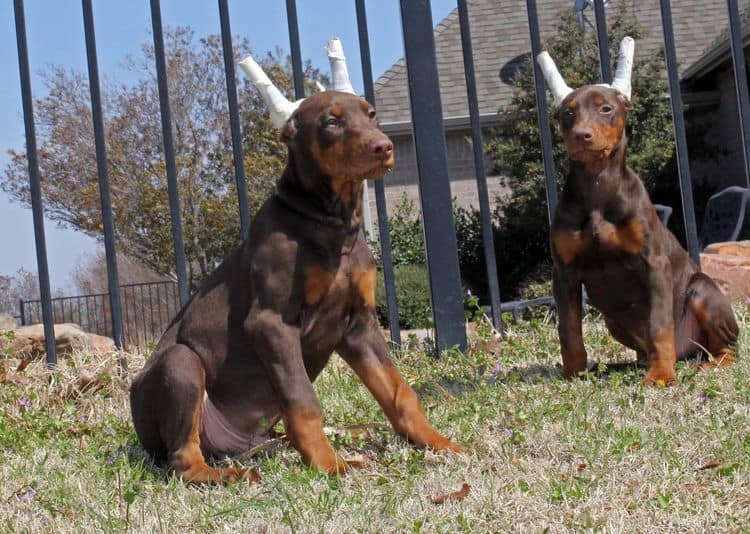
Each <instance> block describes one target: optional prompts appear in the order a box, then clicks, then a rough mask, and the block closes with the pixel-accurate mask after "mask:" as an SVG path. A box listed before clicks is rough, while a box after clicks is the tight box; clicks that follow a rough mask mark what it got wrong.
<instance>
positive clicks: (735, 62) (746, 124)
mask: <svg viewBox="0 0 750 534" xmlns="http://www.w3.org/2000/svg"><path fill="white" fill-rule="evenodd" d="M727 11H728V13H729V38H730V43H731V45H732V66H733V69H732V70H733V71H734V85H735V89H736V90H737V108H738V109H739V112H740V138H741V140H742V156H743V158H744V162H745V185H746V186H747V187H750V131H748V128H750V99H749V97H748V90H747V72H746V69H745V48H744V47H743V44H742V26H741V23H740V12H739V9H738V7H737V0H727Z"/></svg>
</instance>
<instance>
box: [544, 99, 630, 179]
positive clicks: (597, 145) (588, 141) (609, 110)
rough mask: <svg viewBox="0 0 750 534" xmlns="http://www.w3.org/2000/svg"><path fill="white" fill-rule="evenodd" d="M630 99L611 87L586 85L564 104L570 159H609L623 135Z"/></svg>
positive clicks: (588, 162)
mask: <svg viewBox="0 0 750 534" xmlns="http://www.w3.org/2000/svg"><path fill="white" fill-rule="evenodd" d="M631 109H633V106H632V104H631V103H630V101H629V100H628V99H627V98H625V97H624V96H623V95H622V94H621V93H620V92H619V91H617V90H615V89H611V88H609V87H601V86H596V85H586V86H584V87H581V88H579V89H576V90H575V91H573V92H572V93H570V94H569V95H568V96H567V97H565V100H563V101H562V102H561V103H560V107H559V109H558V110H557V119H558V121H560V127H561V129H562V135H563V139H564V140H565V148H566V150H567V151H568V155H569V156H570V159H571V160H573V161H580V162H581V163H583V164H584V165H596V164H597V163H598V162H602V161H604V160H606V159H607V158H609V155H610V154H611V153H612V151H613V150H614V149H615V148H617V146H618V145H619V144H620V141H621V140H622V137H623V131H624V129H625V119H626V118H627V116H628V111H630V110H631Z"/></svg>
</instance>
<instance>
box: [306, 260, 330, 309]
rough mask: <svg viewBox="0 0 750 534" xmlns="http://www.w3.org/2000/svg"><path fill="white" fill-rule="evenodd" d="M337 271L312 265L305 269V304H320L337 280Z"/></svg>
mask: <svg viewBox="0 0 750 534" xmlns="http://www.w3.org/2000/svg"><path fill="white" fill-rule="evenodd" d="M336 274H337V273H336V271H331V270H330V269H327V268H326V267H323V266H322V265H314V264H313V265H310V266H309V267H308V268H307V269H305V304H307V305H308V306H309V305H311V304H315V303H317V302H320V300H321V299H322V298H323V296H324V295H325V294H326V293H328V291H329V289H330V288H331V286H332V285H333V283H334V280H335V279H336Z"/></svg>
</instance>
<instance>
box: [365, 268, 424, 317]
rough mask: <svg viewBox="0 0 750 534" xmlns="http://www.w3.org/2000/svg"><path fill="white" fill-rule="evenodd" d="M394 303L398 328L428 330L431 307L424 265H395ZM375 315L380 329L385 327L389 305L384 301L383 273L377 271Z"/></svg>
mask: <svg viewBox="0 0 750 534" xmlns="http://www.w3.org/2000/svg"><path fill="white" fill-rule="evenodd" d="M393 271H394V276H395V278H396V302H397V304H398V323H399V326H400V327H401V328H404V329H413V328H429V327H431V326H432V311H431V307H430V281H429V279H428V277H427V268H426V267H425V266H424V265H404V264H400V265H396V266H395V267H394V268H393ZM375 311H376V313H377V315H378V322H380V324H381V325H387V324H388V305H387V304H386V300H385V284H384V282H383V273H382V272H381V271H378V287H377V292H376V302H375Z"/></svg>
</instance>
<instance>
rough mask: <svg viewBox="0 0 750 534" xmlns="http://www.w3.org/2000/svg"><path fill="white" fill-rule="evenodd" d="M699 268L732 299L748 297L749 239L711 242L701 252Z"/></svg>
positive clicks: (745, 298)
mask: <svg viewBox="0 0 750 534" xmlns="http://www.w3.org/2000/svg"><path fill="white" fill-rule="evenodd" d="M701 270H702V271H703V272H704V273H706V274H707V275H709V276H710V277H711V278H713V279H714V280H716V283H717V284H719V287H721V289H722V291H724V293H725V294H726V295H727V296H728V297H729V298H730V299H731V300H732V301H743V302H747V301H748V299H750V241H730V242H726V243H713V244H711V245H709V246H707V247H706V249H705V250H704V251H703V252H702V253H701Z"/></svg>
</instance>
